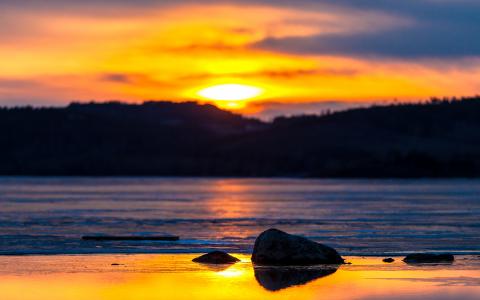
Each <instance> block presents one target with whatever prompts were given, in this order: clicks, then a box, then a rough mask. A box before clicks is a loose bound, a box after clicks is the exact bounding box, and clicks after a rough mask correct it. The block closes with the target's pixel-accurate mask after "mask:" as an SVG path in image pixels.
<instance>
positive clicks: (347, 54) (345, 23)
mask: <svg viewBox="0 0 480 300" xmlns="http://www.w3.org/2000/svg"><path fill="white" fill-rule="evenodd" d="M12 2H13V1H2V0H0V70H1V72H0V105H25V104H31V105H63V104H67V103H69V102H71V101H72V100H78V101H88V100H97V101H105V100H112V99H115V100H124V101H129V102H140V101H143V100H150V99H155V100H157V99H158V100H172V101H186V100H197V101H201V102H213V103H215V104H217V105H218V106H220V107H224V108H227V109H232V110H238V111H240V112H245V113H260V114H261V113H262V112H265V113H267V112H268V111H269V110H270V111H271V112H272V111H273V112H278V113H289V112H302V110H304V111H306V112H310V111H314V110H315V109H320V108H324V107H326V106H325V105H327V106H329V105H330V106H333V107H335V106H338V107H344V106H349V105H352V106H353V105H357V104H359V103H360V104H362V103H372V102H376V103H379V102H382V101H392V100H394V99H398V100H404V101H407V100H417V99H418V100H420V99H427V98H429V97H432V96H463V95H474V94H477V93H478V92H479V90H480V60H479V59H478V57H479V56H480V43H479V42H472V41H470V40H469V38H472V36H474V32H473V30H472V29H471V27H472V26H473V25H477V26H480V21H476V20H477V19H478V18H475V19H473V17H472V16H473V15H474V13H475V11H476V12H480V6H479V5H478V4H476V3H475V2H473V1H472V2H469V1H464V2H461V3H459V2H458V1H457V2H455V1H450V0H444V1H427V0H418V1H415V2H414V1H412V0H406V1H405V3H410V5H411V7H406V6H402V5H401V4H397V6H398V7H395V4H394V3H398V1H385V0H382V1H377V2H375V1H365V3H366V4H365V5H358V4H356V3H355V1H348V0H342V1H338V3H336V4H331V3H330V2H329V1H324V0H320V1H313V0H299V1H267V0H264V1H261V0H259V1H153V0H152V1H148V0H141V1H138V2H135V4H132V2H130V3H128V1H108V0H103V1H91V0H85V1H83V2H82V3H80V4H79V3H78V2H77V1H58V0H52V1H44V2H42V1H33V0H26V1H24V2H23V1H21V3H20V4H14V3H13V4H12ZM39 3H40V4H39ZM389 3H390V4H392V5H393V6H392V5H391V6H392V7H391V8H390V6H388V5H387V4H389ZM456 3H457V4H456ZM449 11H452V13H453V12H454V13H456V15H455V16H454V17H453V16H450V17H449V14H448V12H449ZM475 22H476V23H475ZM477 28H480V27H477ZM477 52H478V53H477ZM217 85H222V86H223V87H224V88H223V89H220V90H218V89H217V90H215V89H213V90H212V87H215V86H217ZM225 85H227V86H225ZM232 86H233V89H232ZM208 88H210V90H207V91H206V92H205V89H208ZM245 89H246V90H245ZM244 93H245V97H244V98H248V99H246V100H243V99H238V98H242V97H243V96H242V95H244ZM225 94H227V95H230V96H231V95H232V94H235V95H238V97H237V96H231V97H229V96H225V98H226V99H223V100H222V99H218V98H222V95H225ZM211 95H214V97H213V98H211ZM219 95H220V96H219ZM214 98H216V99H214ZM228 99H234V100H228Z"/></svg>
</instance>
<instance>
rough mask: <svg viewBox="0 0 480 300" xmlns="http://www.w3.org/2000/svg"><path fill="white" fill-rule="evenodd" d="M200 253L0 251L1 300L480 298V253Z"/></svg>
mask: <svg viewBox="0 0 480 300" xmlns="http://www.w3.org/2000/svg"><path fill="white" fill-rule="evenodd" d="M196 256H197V255H196V254H160V255H78V256H77V255H75V256H72V255H70V256H69V255H56V256H1V257H0V295H1V299H2V300H45V299H49V300H67V299H68V300H95V299H101V300H127V299H128V300H133V299H135V300H141V299H152V300H153V299H189V300H192V299H209V300H215V299H378V300H379V299H402V300H403V299H440V300H445V299H452V300H453V299H467V300H469V299H472V300H473V299H479V298H480V257H478V256H458V257H457V259H456V261H455V263H453V264H441V265H407V264H405V263H403V262H402V261H401V257H398V258H396V261H395V262H394V263H391V264H387V263H384V262H382V259H383V257H347V261H349V262H351V263H352V264H351V265H342V266H340V267H339V268H338V269H337V268H332V267H325V266H323V267H322V266H318V267H308V268H266V267H260V268H254V267H253V266H252V264H251V263H250V257H249V256H248V255H240V254H239V255H236V256H237V257H239V258H240V259H241V260H242V261H241V262H240V263H237V264H234V265H231V266H208V265H201V264H197V263H193V262H191V259H192V258H194V257H196Z"/></svg>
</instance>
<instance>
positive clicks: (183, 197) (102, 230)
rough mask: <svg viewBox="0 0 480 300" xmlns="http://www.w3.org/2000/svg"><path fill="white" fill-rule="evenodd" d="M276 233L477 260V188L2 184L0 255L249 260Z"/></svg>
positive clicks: (356, 250) (442, 183) (257, 182)
mask: <svg viewBox="0 0 480 300" xmlns="http://www.w3.org/2000/svg"><path fill="white" fill-rule="evenodd" d="M270 227H276V228H279V229H283V230H286V231H289V232H292V233H296V234H301V235H305V236H307V237H310V238H313V239H315V240H317V241H319V242H323V243H326V244H329V245H331V246H333V247H335V248H337V249H338V250H339V251H340V252H341V253H342V254H343V255H375V254H379V255H380V254H382V255H383V254H393V255H395V254H396V255H400V254H403V253H405V252H414V251H425V250H430V251H453V252H455V253H480V181H479V180H310V179H222V178H217V179H195V178H184V179H177V178H15V177H0V254H34V253H38V254H62V253H64V254H66V253H67V254H68V253H130V252H132V253H145V252H155V253H156V252H203V251H206V250H209V249H213V248H222V249H226V250H229V251H233V252H249V251H251V248H252V245H253V241H254V239H255V237H256V236H257V235H258V233H260V232H261V231H263V230H265V229H267V228H270ZM87 234H89V235H92V234H136V235H148V234H173V235H178V236H180V238H181V239H180V241H178V242H93V241H82V240H81V239H80V238H81V236H82V235H87Z"/></svg>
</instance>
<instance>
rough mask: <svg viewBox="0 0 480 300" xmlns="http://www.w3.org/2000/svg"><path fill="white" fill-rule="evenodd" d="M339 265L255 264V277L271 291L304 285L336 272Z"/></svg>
mask: <svg viewBox="0 0 480 300" xmlns="http://www.w3.org/2000/svg"><path fill="white" fill-rule="evenodd" d="M337 269H338V266H337V265H329V266H314V267H265V266H255V267H254V271H255V279H256V280H257V282H258V283H259V284H260V285H261V286H262V287H264V288H265V289H267V290H269V291H278V290H281V289H285V288H288V287H291V286H295V285H303V284H306V283H309V282H310V281H313V280H315V279H318V278H322V277H325V276H328V275H331V274H333V273H335V272H336V271H337Z"/></svg>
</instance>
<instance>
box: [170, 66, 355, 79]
mask: <svg viewBox="0 0 480 300" xmlns="http://www.w3.org/2000/svg"><path fill="white" fill-rule="evenodd" d="M357 74H359V71H358V70H356V69H353V68H319V69H287V70H282V69H279V70H262V71H258V72H241V73H223V74H211V73H201V74H191V75H186V76H182V77H178V78H177V80H205V79H212V78H228V77H235V78H259V77H265V78H276V79H290V78H298V77H308V76H315V77H318V76H324V77H332V76H335V77H351V76H355V75H357Z"/></svg>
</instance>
